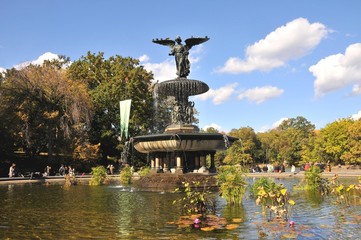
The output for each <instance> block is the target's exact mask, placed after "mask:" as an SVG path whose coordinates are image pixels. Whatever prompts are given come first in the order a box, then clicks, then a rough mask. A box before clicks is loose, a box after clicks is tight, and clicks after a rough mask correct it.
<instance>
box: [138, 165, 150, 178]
mask: <svg viewBox="0 0 361 240" xmlns="http://www.w3.org/2000/svg"><path fill="white" fill-rule="evenodd" d="M149 173H150V167H143V168H141V169H140V170H139V171H138V174H139V176H141V177H145V176H147V175H148V174H149Z"/></svg>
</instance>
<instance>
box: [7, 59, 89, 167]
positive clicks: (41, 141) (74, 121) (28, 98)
mask: <svg viewBox="0 0 361 240" xmlns="http://www.w3.org/2000/svg"><path fill="white" fill-rule="evenodd" d="M1 102H2V104H3V106H4V107H3V109H2V110H3V111H4V112H8V113H9V115H10V116H12V118H14V120H15V123H16V127H15V128H16V129H15V132H14V134H16V136H17V146H18V147H22V148H24V149H25V151H26V152H27V153H28V154H29V155H36V154H38V153H40V152H42V151H46V152H47V153H48V158H49V161H52V158H53V154H54V153H64V152H66V150H68V151H72V149H73V148H74V144H75V143H74V139H80V138H81V137H83V136H84V134H85V129H86V128H87V126H88V125H89V122H90V118H91V102H90V98H89V95H88V94H87V92H86V88H85V85H84V84H82V83H80V82H74V81H71V80H69V79H68V78H67V77H66V74H65V71H64V70H63V69H61V68H59V66H56V65H53V64H52V63H51V62H47V63H45V64H44V65H42V66H40V65H29V66H27V67H25V68H23V69H21V70H15V69H12V70H10V71H8V72H7V74H6V77H5V81H4V84H2V85H1ZM66 146H70V147H66ZM68 153H69V152H68ZM70 153H71V152H70Z"/></svg>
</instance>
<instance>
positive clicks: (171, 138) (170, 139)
mask: <svg viewBox="0 0 361 240" xmlns="http://www.w3.org/2000/svg"><path fill="white" fill-rule="evenodd" d="M208 40H209V38H208V37H205V38H200V37H191V38H188V39H186V40H185V44H184V45H183V44H182V40H181V38H180V37H179V36H177V38H176V39H175V40H170V39H169V38H166V39H154V40H153V42H154V43H157V44H161V45H166V46H169V47H170V50H171V51H170V55H174V56H175V62H176V67H177V78H176V79H171V80H167V81H164V82H161V83H158V84H157V85H156V86H155V90H154V91H155V92H156V93H157V94H162V95H164V96H172V97H174V99H175V103H174V104H173V106H172V115H171V116H172V118H171V124H170V125H169V126H167V127H166V129H165V131H164V133H162V134H152V135H144V136H136V137H134V138H133V139H132V142H133V145H134V148H135V149H136V150H137V151H139V152H141V153H147V154H149V155H150V156H151V171H152V172H165V173H167V172H172V173H187V172H195V173H208V172H210V173H213V172H215V165H214V155H215V153H216V151H220V150H225V149H227V148H228V147H229V146H230V145H231V144H232V143H233V142H235V141H236V140H238V139H237V138H234V137H230V136H227V135H224V134H221V133H200V132H199V128H198V127H197V126H195V125H193V124H192V120H193V119H194V118H193V114H194V102H192V101H189V99H188V98H189V96H195V95H199V94H202V93H205V92H207V91H208V90H209V87H208V85H207V84H206V83H204V82H202V81H199V80H192V79H187V77H188V75H189V73H190V63H189V60H188V54H189V50H190V49H191V48H192V46H194V45H198V44H201V43H203V42H206V41H208ZM207 155H210V159H211V163H210V166H209V167H208V168H207V166H206V157H207Z"/></svg>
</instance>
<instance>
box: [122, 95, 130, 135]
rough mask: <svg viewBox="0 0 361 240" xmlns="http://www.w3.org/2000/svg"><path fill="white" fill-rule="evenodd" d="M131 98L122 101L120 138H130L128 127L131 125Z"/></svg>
mask: <svg viewBox="0 0 361 240" xmlns="http://www.w3.org/2000/svg"><path fill="white" fill-rule="evenodd" d="M131 102H132V100H131V99H128V100H124V101H120V102H119V106H120V138H122V137H123V134H124V136H125V139H127V138H128V127H129V115H130V106H131Z"/></svg>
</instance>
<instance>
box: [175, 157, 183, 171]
mask: <svg viewBox="0 0 361 240" xmlns="http://www.w3.org/2000/svg"><path fill="white" fill-rule="evenodd" d="M176 164H177V165H176V168H175V172H176V173H183V164H182V158H181V157H180V156H176Z"/></svg>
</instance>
